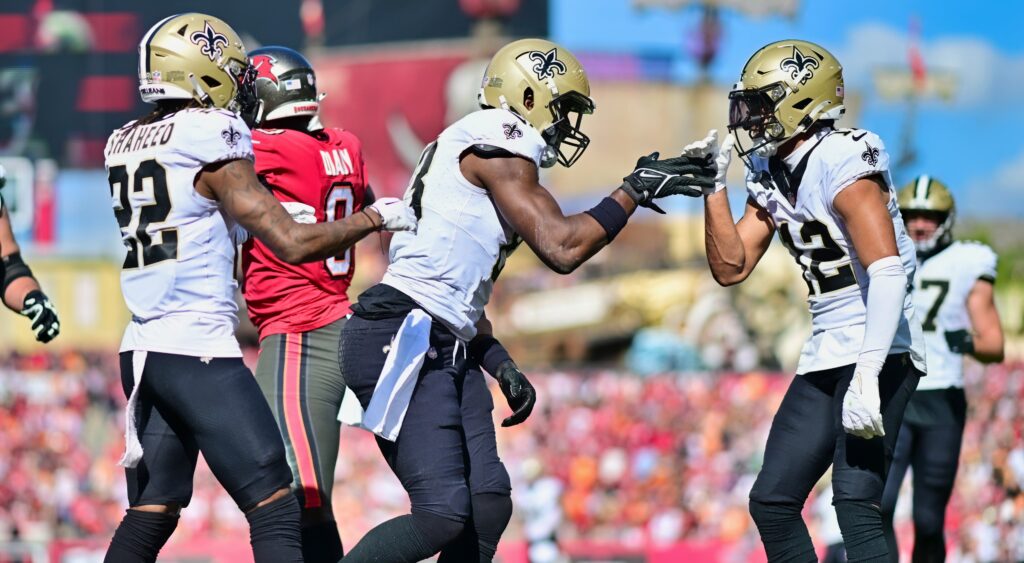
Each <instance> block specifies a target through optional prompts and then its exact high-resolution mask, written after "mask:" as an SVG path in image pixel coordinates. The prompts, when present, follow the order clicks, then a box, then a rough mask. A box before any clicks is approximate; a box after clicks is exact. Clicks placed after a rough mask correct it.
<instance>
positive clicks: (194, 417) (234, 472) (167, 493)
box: [121, 352, 292, 510]
mask: <svg viewBox="0 0 1024 563" xmlns="http://www.w3.org/2000/svg"><path fill="white" fill-rule="evenodd" d="M132 369H133V368H132V353H131V352H122V353H121V385H122V387H124V392H125V396H126V397H127V396H130V395H131V392H132V388H133V387H134V386H135V382H134V379H133V377H132ZM140 385H141V387H140V389H139V397H138V410H137V411H136V417H137V419H136V420H137V422H138V424H137V428H138V433H139V440H140V441H141V442H142V449H143V452H144V453H143V456H142V461H140V462H139V464H138V466H136V467H135V468H132V469H126V470H125V475H126V478H127V482H128V503H129V504H130V505H131V506H141V505H150V504H161V505H178V506H188V503H189V501H190V500H191V499H192V478H193V474H194V473H195V469H196V460H197V457H198V455H199V452H200V451H202V452H203V458H204V459H205V460H206V463H207V464H209V466H210V469H211V470H212V471H213V474H214V476H216V477H217V480H218V481H220V484H221V485H223V486H224V488H225V489H227V492H228V494H230V495H231V498H232V499H234V501H235V503H237V504H238V506H239V508H241V509H242V510H248V509H250V508H252V507H253V506H255V505H256V504H257V503H259V502H260V501H262V500H264V499H266V498H267V497H269V496H270V495H271V494H273V493H274V492H275V491H277V490H279V489H282V488H285V487H287V486H288V485H289V483H291V482H292V472H291V470H289V469H288V462H287V461H286V459H285V452H284V444H283V442H282V441H281V434H280V433H279V432H278V430H277V424H275V423H274V415H273V414H272V413H271V412H270V407H269V406H268V405H267V401H266V400H265V399H264V398H263V394H262V393H260V388H259V386H258V385H257V384H256V379H255V378H253V376H252V372H250V371H249V369H248V368H247V367H245V364H243V363H242V359H241V358H213V359H209V360H207V361H203V360H201V359H200V358H196V357H191V356H178V355H174V354H161V353H157V352H149V353H148V356H147V359H146V367H145V370H144V374H143V377H142V381H141V383H140Z"/></svg>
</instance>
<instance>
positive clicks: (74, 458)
mask: <svg viewBox="0 0 1024 563" xmlns="http://www.w3.org/2000/svg"><path fill="white" fill-rule="evenodd" d="M250 359H251V358H250ZM116 360H117V358H116V356H114V355H112V354H81V353H65V354H62V355H45V354H41V355H29V356H9V357H6V358H2V359H0V366H3V367H2V368H0V543H3V542H11V541H14V540H19V539H20V540H22V541H29V542H46V541H49V540H51V539H55V538H69V537H71V538H75V537H99V538H102V539H103V540H104V541H106V538H108V537H109V534H110V533H111V530H112V529H113V526H114V525H115V524H116V523H117V522H118V520H119V519H120V516H121V513H122V511H123V509H124V506H125V493H124V484H123V481H124V479H123V475H122V470H121V469H120V468H119V467H117V466H116V465H115V462H116V460H117V459H118V457H119V456H120V453H121V448H122V445H123V405H124V394H123V392H122V390H121V383H120V378H119V376H118V370H117V364H116ZM531 375H532V379H533V381H534V384H535V385H536V386H537V388H538V392H539V397H540V400H539V402H538V407H537V409H536V410H535V411H534V414H533V416H532V417H531V418H530V420H529V421H528V422H527V423H526V424H524V425H521V426H518V427H514V428H511V429H501V428H499V429H498V439H499V450H500V452H501V454H502V457H503V459H504V460H505V462H506V464H507V466H508V468H509V472H510V473H511V475H512V479H513V483H514V489H515V490H514V493H513V494H514V495H515V498H516V503H517V514H518V516H516V517H514V518H513V523H512V525H511V526H510V528H509V531H508V534H507V536H506V537H507V538H509V539H516V540H524V539H525V540H527V541H528V542H530V545H531V546H533V547H534V548H536V550H537V551H536V552H535V556H534V560H535V561H544V560H551V561H554V560H557V555H556V554H557V547H556V542H572V541H573V540H578V539H581V538H586V539H588V540H610V541H614V542H619V543H621V544H624V545H640V544H644V545H649V544H652V543H654V544H669V543H674V542H678V541H687V540H704V539H714V540H718V541H722V542H730V543H734V544H736V545H737V546H747V547H748V548H751V549H752V547H750V546H753V545H755V543H756V542H755V539H756V531H755V530H754V529H753V524H752V522H751V521H750V519H749V517H748V515H747V508H746V505H747V493H748V491H749V489H750V486H751V484H752V482H753V479H754V476H755V475H756V473H757V470H758V467H759V465H760V461H761V455H762V448H763V446H764V442H765V438H766V435H767V432H768V429H769V426H770V424H771V419H772V414H773V413H774V411H775V410H776V408H777V406H778V403H779V402H780V400H781V398H782V394H783V393H784V392H785V389H786V386H787V384H788V381H789V377H788V376H786V375H780V374H777V373H763V372H756V371H755V372H748V373H742V374H738V373H718V374H708V373H684V374H671V375H667V374H660V375H652V376H648V377H644V378H640V377H636V376H631V375H628V374H625V373H622V372H619V371H610V370H590V371H582V370H578V371H548V372H543V373H532V374H531ZM1022 376H1024V365H1022V364H1017V365H1011V366H992V367H988V368H984V369H983V368H981V367H980V366H973V365H972V366H970V368H969V369H968V390H967V392H968V397H969V401H970V414H969V424H968V427H967V431H966V434H965V436H964V447H963V455H962V462H961V463H962V464H961V468H960V473H959V476H958V480H957V486H956V491H955V493H954V499H953V502H952V504H951V508H950V515H949V519H948V524H949V530H950V531H949V533H948V538H949V540H950V541H951V543H952V544H953V545H955V548H954V552H953V553H952V554H951V557H953V556H955V557H956V559H955V560H958V561H995V560H1018V561H1019V560H1024V495H1022V494H1021V491H1022V486H1024V439H1022V432H1024V414H1022V409H1021V408H1020V407H1019V405H1020V403H1021V400H1022V399H1024V377H1022ZM506 410H507V407H506V406H505V404H504V400H503V399H502V397H501V395H500V393H497V390H496V389H495V415H496V417H498V418H500V417H503V416H505V415H506ZM336 481H337V485H336V487H335V499H334V502H335V511H336V514H337V516H338V521H339V524H340V527H341V530H342V537H343V539H344V541H345V542H346V544H348V545H352V544H353V543H354V542H355V541H356V540H357V539H358V538H359V537H360V536H361V535H362V534H363V533H364V532H365V531H366V530H368V529H369V528H370V527H372V525H374V524H376V523H378V522H380V521H382V520H384V519H386V518H388V517H390V516H392V515H395V514H397V513H400V512H404V511H405V510H407V507H408V504H407V501H406V497H405V493H404V491H403V490H402V489H401V487H400V486H399V484H398V482H397V480H395V478H394V477H393V476H392V474H391V473H390V471H388V470H387V467H386V466H385V465H384V463H383V461H382V460H381V459H380V455H379V453H378V452H377V447H376V445H375V444H374V441H373V439H372V437H371V436H370V435H369V434H367V433H365V432H362V431H359V430H355V429H350V428H347V429H345V430H344V431H343V433H342V447H341V456H340V459H339V463H338V470H337V475H336ZM909 482H910V480H909V479H908V480H907V482H906V483H905V486H909ZM903 498H904V499H908V498H909V495H904V496H903ZM812 504H813V499H812V501H811V502H809V504H808V506H809V507H810V506H811V505H812ZM813 512H814V511H813V510H810V509H809V510H808V514H809V515H810V514H812V513H813ZM527 514H528V515H529V518H524V515H527ZM897 515H898V522H899V524H898V526H899V527H900V531H901V532H902V534H903V535H904V537H909V532H910V523H909V503H908V502H906V501H903V502H901V505H900V507H898V514H897ZM246 530H247V526H246V521H245V519H244V517H243V516H242V514H241V513H240V512H239V511H238V510H237V509H236V508H235V506H234V504H233V503H232V501H231V499H230V498H229V497H228V496H227V495H226V494H225V493H224V492H223V491H222V490H221V489H220V488H219V486H218V485H217V484H216V482H215V480H214V479H213V477H212V475H211V474H210V472H209V470H208V469H206V468H205V466H202V464H201V467H200V471H199V473H198V475H197V478H196V484H195V496H194V498H193V501H192V504H191V506H189V507H188V508H187V509H186V510H184V511H183V513H182V520H181V523H180V525H179V527H178V532H177V533H176V535H175V538H174V540H173V541H176V542H178V541H188V539H189V538H190V537H191V538H194V537H208V536H211V535H213V536H217V535H225V534H237V537H238V538H240V539H241V540H242V541H244V539H245V538H246V537H247V535H246ZM811 531H812V535H815V537H818V535H817V534H818V533H819V531H820V530H819V529H818V526H817V525H816V524H813V525H812V530H811ZM907 543H908V542H905V544H907ZM907 547H909V545H907Z"/></svg>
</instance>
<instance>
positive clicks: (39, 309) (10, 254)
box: [0, 166, 60, 344]
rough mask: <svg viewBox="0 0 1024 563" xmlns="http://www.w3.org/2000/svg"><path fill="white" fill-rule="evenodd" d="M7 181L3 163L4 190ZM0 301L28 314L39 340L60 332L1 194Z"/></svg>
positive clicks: (0, 172) (0, 178)
mask: <svg viewBox="0 0 1024 563" xmlns="http://www.w3.org/2000/svg"><path fill="white" fill-rule="evenodd" d="M6 183H7V171H6V170H4V167H3V166H0V189H2V188H3V187H4V184H6ZM0 257H2V259H0V300H2V301H3V303H4V305H6V306H7V308H8V309H10V310H12V311H16V312H18V313H21V314H22V315H24V316H26V317H28V319H29V321H30V322H31V323H32V325H31V326H32V332H34V333H35V334H36V340H38V341H39V342H42V343H44V344H45V343H47V342H49V341H51V340H53V339H54V338H56V337H57V334H59V333H60V320H58V319H57V309H56V308H54V306H53V303H51V302H50V298H49V297H47V296H46V294H44V293H43V290H42V289H41V288H40V287H39V282H38V281H36V278H35V276H33V275H32V270H31V269H30V268H29V267H28V264H26V263H25V261H24V260H22V259H21V248H20V247H19V246H18V241H17V240H15V239H14V231H13V229H12V228H11V214H10V211H8V209H7V206H6V205H4V198H3V195H0Z"/></svg>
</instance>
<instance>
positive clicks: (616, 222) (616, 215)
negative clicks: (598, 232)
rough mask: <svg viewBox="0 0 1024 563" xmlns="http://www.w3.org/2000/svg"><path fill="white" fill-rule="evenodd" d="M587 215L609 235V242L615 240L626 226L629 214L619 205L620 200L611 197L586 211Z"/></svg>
mask: <svg viewBox="0 0 1024 563" xmlns="http://www.w3.org/2000/svg"><path fill="white" fill-rule="evenodd" d="M585 213H586V214H587V215H590V216H591V217H593V218H594V220H595V221H597V223H598V224H599V225H601V228H603V229H604V232H605V234H606V235H607V236H608V242H611V241H613V240H615V237H616V236H618V234H619V231H621V230H622V229H623V228H625V227H626V221H628V220H629V214H628V213H626V210H625V209H623V208H622V206H621V205H619V202H617V201H615V200H614V199H612V198H610V197H606V198H604V199H602V200H601V203H598V204H597V205H595V206H594V207H592V208H590V209H588V210H587V211H585Z"/></svg>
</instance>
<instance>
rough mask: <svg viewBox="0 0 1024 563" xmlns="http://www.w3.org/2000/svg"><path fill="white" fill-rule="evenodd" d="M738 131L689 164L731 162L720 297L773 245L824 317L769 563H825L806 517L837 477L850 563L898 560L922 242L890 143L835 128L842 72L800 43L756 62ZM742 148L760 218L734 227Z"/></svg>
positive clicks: (713, 243)
mask: <svg viewBox="0 0 1024 563" xmlns="http://www.w3.org/2000/svg"><path fill="white" fill-rule="evenodd" d="M729 98H730V102H731V103H730V109H729V129H730V131H732V133H733V135H732V136H730V137H728V138H726V140H725V141H724V143H723V145H722V148H721V150H720V151H718V149H717V148H716V145H717V140H716V138H715V135H714V133H713V134H712V135H711V136H710V137H709V138H707V139H705V140H704V141H702V142H699V143H695V144H694V145H692V146H691V147H688V148H687V149H686V150H684V154H702V153H709V152H710V153H714V152H717V154H718V157H717V161H716V162H717V165H718V177H717V181H716V186H715V188H713V189H712V190H710V191H711V192H712V193H710V194H708V195H707V196H706V206H705V221H706V229H705V246H706V248H707V255H708V264H709V265H710V267H711V272H712V274H713V275H714V278H715V279H716V280H717V281H718V282H719V283H721V284H722V285H732V284H736V283H740V282H742V281H743V280H744V279H746V278H747V276H748V275H750V272H751V271H752V270H753V269H754V267H755V266H756V265H757V263H758V261H759V260H760V259H761V257H762V256H763V255H764V252H765V250H766V249H767V248H768V245H769V244H770V243H771V240H772V236H773V235H774V234H775V232H778V233H779V238H780V239H781V241H782V243H783V244H784V245H785V246H786V248H788V249H789V251H790V253H791V254H792V255H793V257H794V258H795V259H796V261H797V264H798V265H799V266H800V268H801V269H802V270H803V277H804V281H806V283H807V289H808V297H807V303H808V307H809V309H810V313H811V318H812V329H811V336H810V338H809V339H808V340H807V342H806V344H805V345H804V348H803V351H802V353H801V355H800V361H799V364H798V365H797V370H796V377H795V378H794V379H793V382H792V383H791V384H790V387H789V389H788V391H787V392H786V396H785V398H784V399H783V401H782V404H781V405H780V406H779V410H778V413H777V414H776V415H775V419H774V421H773V422H772V427H771V432H770V433H769V435H768V442H767V444H766V446H765V457H764V464H763V466H762V468H761V471H760V473H759V474H758V476H757V480H756V482H755V483H754V486H753V488H752V490H751V492H750V513H751V516H752V517H753V519H754V522H755V523H756V524H757V527H758V531H759V532H760V534H761V540H762V542H763V543H764V546H765V550H766V552H767V554H768V560H769V561H812V560H814V559H815V554H814V546H813V545H812V544H811V539H810V536H809V535H808V533H807V527H806V525H805V524H804V522H803V519H802V518H801V516H800V513H801V510H802V509H803V505H804V501H805V500H806V499H807V495H808V494H809V492H810V490H811V488H812V487H813V486H814V484H815V483H816V482H817V481H818V479H819V478H820V477H821V476H822V474H823V473H824V472H825V470H826V469H827V468H828V467H829V465H832V476H833V477H832V487H833V505H834V506H835V507H836V515H837V518H838V520H839V526H840V528H841V530H842V534H843V539H844V542H845V544H846V551H847V556H848V558H849V560H850V561H866V560H872V561H874V560H881V559H885V558H886V557H887V552H886V542H885V538H884V536H883V533H882V515H881V512H880V510H879V504H880V503H881V500H882V485H883V484H884V483H885V475H886V470H887V469H888V467H889V463H890V461H891V452H892V448H893V446H894V445H895V442H896V434H897V432H898V431H899V427H900V422H901V421H902V419H903V410H904V408H905V407H906V404H907V401H908V400H909V399H910V394H911V393H912V392H913V390H914V388H915V387H916V386H917V381H918V378H919V377H920V376H921V375H922V373H923V372H924V342H923V340H922V335H921V326H920V323H919V322H917V321H916V320H915V317H914V305H913V302H912V300H911V296H910V295H909V293H908V286H909V285H910V283H911V281H912V280H913V273H914V267H915V259H914V245H913V242H912V241H911V240H910V238H909V237H908V236H907V233H906V231H905V230H904V228H903V221H902V220H901V219H900V216H899V209H898V208H897V205H896V194H895V191H894V190H893V188H892V183H891V180H890V178H889V155H888V153H886V151H885V147H884V146H883V144H882V141H881V139H879V138H878V136H877V135H875V134H874V133H871V132H869V131H864V130H860V129H836V128H835V125H834V123H835V121H836V120H837V119H839V117H840V116H842V114H843V111H844V110H843V75H842V67H841V66H840V64H839V61H837V60H836V59H835V57H833V56H832V55H831V54H830V53H829V52H828V51H826V50H825V49H824V48H822V47H821V46H819V45H815V44H813V43H809V42H806V41H797V40H787V41H779V42H776V43H771V44H769V45H767V46H765V47H763V48H761V49H759V50H758V51H757V52H755V53H754V55H753V56H752V57H751V58H750V60H749V61H747V64H746V65H745V66H744V68H743V72H742V74H741V75H740V81H739V82H738V83H737V84H736V85H735V86H734V87H733V89H732V91H731V92H730V94H729ZM734 143H735V146H736V147H737V148H738V149H739V155H740V156H741V157H742V158H743V160H744V162H745V164H746V166H747V193H748V198H747V203H746V211H745V212H744V214H743V217H741V218H740V220H739V221H738V222H734V221H733V218H732V212H731V211H730V209H729V202H728V198H727V196H726V193H725V173H726V170H727V168H728V165H729V159H730V156H731V151H732V150H733V148H734Z"/></svg>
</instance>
